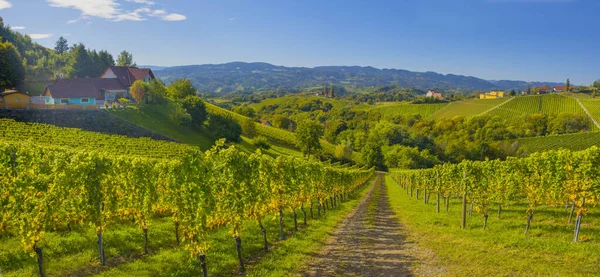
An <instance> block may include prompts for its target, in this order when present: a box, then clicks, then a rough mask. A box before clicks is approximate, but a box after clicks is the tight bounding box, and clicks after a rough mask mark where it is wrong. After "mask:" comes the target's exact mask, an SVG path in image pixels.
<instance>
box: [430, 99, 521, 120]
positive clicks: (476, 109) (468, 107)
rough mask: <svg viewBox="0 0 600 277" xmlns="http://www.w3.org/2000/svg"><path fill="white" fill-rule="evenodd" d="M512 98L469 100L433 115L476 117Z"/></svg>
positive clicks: (449, 106) (440, 116) (439, 116)
mask: <svg viewBox="0 0 600 277" xmlns="http://www.w3.org/2000/svg"><path fill="white" fill-rule="evenodd" d="M508 99H510V98H497V99H469V100H466V101H457V102H451V103H450V104H449V105H448V106H446V107H444V108H443V109H440V110H438V111H437V112H436V113H434V114H433V115H432V117H434V118H436V119H437V118H453V117H455V116H474V115H478V114H481V113H483V112H485V111H487V110H489V109H491V108H493V107H495V106H498V105H500V104H502V103H504V102H505V101H507V100H508Z"/></svg>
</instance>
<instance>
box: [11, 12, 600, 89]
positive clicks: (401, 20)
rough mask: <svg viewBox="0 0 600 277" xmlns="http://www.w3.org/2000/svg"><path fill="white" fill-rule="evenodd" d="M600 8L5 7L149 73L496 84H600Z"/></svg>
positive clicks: (30, 28)
mask: <svg viewBox="0 0 600 277" xmlns="http://www.w3.org/2000/svg"><path fill="white" fill-rule="evenodd" d="M598 11H600V1H597V0H370V1H369V0H252V1H250V0H0V16H1V17H3V18H4V23H5V24H6V25H10V26H11V27H12V28H13V29H15V30H17V31H18V32H21V33H24V34H29V35H30V36H31V37H32V38H33V39H34V40H35V41H36V42H38V43H40V44H42V45H44V46H47V47H54V43H55V41H56V40H57V39H58V38H59V37H60V36H64V37H65V38H66V39H67V40H68V41H69V43H70V44H73V43H80V42H81V43H84V44H85V45H86V46H87V47H89V48H93V49H97V50H108V51H109V52H111V53H112V54H113V55H114V56H115V58H116V56H117V55H118V53H119V52H121V51H122V50H127V51H129V52H131V53H132V54H133V56H134V60H135V61H136V62H137V64H139V65H160V66H175V65H189V64H207V63H225V62H233V61H245V62H268V63H272V64H276V65H283V66H303V67H313V66H322V65H359V66H373V67H376V68H398V69H407V70H411V71H434V72H439V73H443V74H448V73H452V74H460V75H467V76H475V77H479V78H484V79H488V80H501V79H509V80H525V81H557V82H558V81H560V82H564V81H565V80H566V79H567V78H570V80H571V82H572V83H574V84H584V85H589V84H591V83H592V82H593V81H594V80H597V79H600V50H599V49H600V36H599V35H598V34H599V33H600V30H599V29H600V20H598Z"/></svg>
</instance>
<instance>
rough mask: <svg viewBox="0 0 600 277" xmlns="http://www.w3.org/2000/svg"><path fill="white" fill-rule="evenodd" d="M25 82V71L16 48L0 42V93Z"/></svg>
mask: <svg viewBox="0 0 600 277" xmlns="http://www.w3.org/2000/svg"><path fill="white" fill-rule="evenodd" d="M23 80H25V69H24V68H23V63H22V61H21V56H20V55H19V51H18V50H17V48H16V47H15V46H14V45H12V43H10V42H8V41H7V42H1V41H0V92H1V91H3V89H4V88H12V87H16V86H18V85H20V84H22V83H23Z"/></svg>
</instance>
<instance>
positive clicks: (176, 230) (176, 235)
mask: <svg viewBox="0 0 600 277" xmlns="http://www.w3.org/2000/svg"><path fill="white" fill-rule="evenodd" d="M175 241H176V242H177V246H179V221H175Z"/></svg>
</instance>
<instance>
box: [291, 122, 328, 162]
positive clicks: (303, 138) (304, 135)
mask: <svg viewBox="0 0 600 277" xmlns="http://www.w3.org/2000/svg"><path fill="white" fill-rule="evenodd" d="M322 134H323V127H322V126H321V124H319V123H316V122H314V121H311V120H305V121H302V122H301V123H300V124H299V125H298V128H296V137H297V139H298V142H297V144H298V147H299V148H300V149H301V150H302V151H303V152H305V153H307V154H308V157H310V153H311V150H319V149H321V142H320V141H319V138H320V137H321V135H322Z"/></svg>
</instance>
